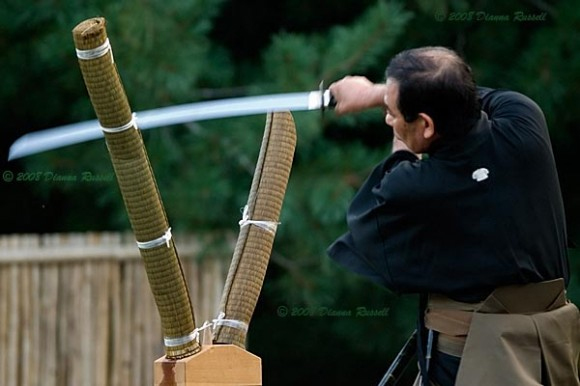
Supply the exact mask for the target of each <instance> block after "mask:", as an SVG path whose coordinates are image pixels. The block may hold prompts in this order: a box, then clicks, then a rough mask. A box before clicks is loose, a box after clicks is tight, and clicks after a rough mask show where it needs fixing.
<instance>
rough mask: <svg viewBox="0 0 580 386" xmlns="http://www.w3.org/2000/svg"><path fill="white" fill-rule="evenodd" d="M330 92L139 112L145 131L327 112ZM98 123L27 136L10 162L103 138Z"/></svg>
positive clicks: (15, 147)
mask: <svg viewBox="0 0 580 386" xmlns="http://www.w3.org/2000/svg"><path fill="white" fill-rule="evenodd" d="M334 103H335V102H334V98H333V97H332V95H331V94H330V91H329V90H324V89H323V87H322V83H321V87H320V89H319V90H317V91H307V92H295V93H286V94H270V95H260V96H249V97H239V98H227V99H220V100H214V101H204V102H196V103H188V104H183V105H177V106H169V107H163V108H158V109H153V110H146V111H141V112H137V113H135V119H136V124H137V125H138V126H139V129H141V130H147V129H153V128H156V127H163V126H171V125H178V124H184V123H188V122H198V121H204V120H210V119H218V118H229V117H241V116H247V115H257V114H263V113H270V112H280V111H308V110H324V109H326V108H329V107H333V106H334ZM103 137H104V135H103V130H102V127H101V126H100V124H99V121H98V120H96V119H95V120H91V121H85V122H79V123H73V124H70V125H64V126H59V127H55V128H52V129H46V130H41V131H37V132H33V133H29V134H26V135H23V136H22V137H20V138H18V139H17V140H16V141H15V142H14V143H13V144H12V146H11V147H10V151H9V154H8V160H9V161H11V160H15V159H18V158H22V157H26V156H29V155H33V154H38V153H42V152H45V151H48V150H54V149H58V148H61V147H65V146H70V145H75V144H78V143H83V142H87V141H92V140H95V139H99V138H103Z"/></svg>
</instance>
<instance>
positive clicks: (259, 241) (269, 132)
mask: <svg viewBox="0 0 580 386" xmlns="http://www.w3.org/2000/svg"><path fill="white" fill-rule="evenodd" d="M295 147H296V129H295V124H294V120H293V118H292V115H291V114H290V113H288V112H281V113H273V114H269V115H268V118H267V121H266V127H265V130H264V137H263V140H262V146H261V149H260V155H259V157H258V163H257V165H256V171H255V173H254V178H253V181H252V186H251V189H250V194H249V197H248V204H247V205H248V217H249V219H251V220H257V221H272V222H277V221H278V219H279V217H280V211H281V209H282V201H283V200H284V195H285V193H286V186H287V184H288V178H289V177H290V170H291V168H292V160H293V158H294V149H295ZM274 236H275V234H274V233H272V232H269V231H267V230H265V229H263V228H260V227H258V226H256V225H247V226H244V227H242V228H241V229H240V234H239V236H238V241H237V244H236V248H235V250H234V256H233V258H232V262H231V265H230V270H229V272H228V276H227V279H226V284H225V288H224V292H223V295H222V301H221V311H222V312H224V313H225V319H233V320H238V321H242V322H244V323H246V324H247V325H249V324H250V319H251V318H252V314H253V313H254V309H255V308H256V303H257V301H258V297H259V295H260V291H261V290H262V285H263V283H264V277H265V275H266V268H267V266H268V262H269V260H270V254H271V252H272V245H273V242H274ZM245 341H246V332H245V331H243V330H241V329H237V328H233V327H230V326H225V325H222V326H218V327H217V328H216V331H215V332H214V339H213V342H214V343H216V344H235V345H237V346H239V347H242V348H245Z"/></svg>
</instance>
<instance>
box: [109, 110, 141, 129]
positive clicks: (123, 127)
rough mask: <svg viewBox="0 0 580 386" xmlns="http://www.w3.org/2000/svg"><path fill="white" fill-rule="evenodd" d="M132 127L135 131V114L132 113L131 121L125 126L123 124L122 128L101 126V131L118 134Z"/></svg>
mask: <svg viewBox="0 0 580 386" xmlns="http://www.w3.org/2000/svg"><path fill="white" fill-rule="evenodd" d="M132 127H135V130H137V114H135V113H133V114H132V115H131V120H130V121H129V122H127V123H126V124H124V125H123V126H119V127H103V126H101V130H103V131H104V132H105V133H120V132H122V131H125V130H129V129H130V128H132Z"/></svg>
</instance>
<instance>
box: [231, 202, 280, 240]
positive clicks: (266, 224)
mask: <svg viewBox="0 0 580 386" xmlns="http://www.w3.org/2000/svg"><path fill="white" fill-rule="evenodd" d="M249 217H250V216H249V215H248V205H246V206H245V207H244V211H243V215H242V219H241V220H240V222H239V224H240V228H241V227H244V226H246V225H255V226H257V227H259V228H262V229H264V230H266V231H268V232H270V233H272V234H275V233H276V229H278V225H280V223H279V222H275V221H264V220H250V218H249Z"/></svg>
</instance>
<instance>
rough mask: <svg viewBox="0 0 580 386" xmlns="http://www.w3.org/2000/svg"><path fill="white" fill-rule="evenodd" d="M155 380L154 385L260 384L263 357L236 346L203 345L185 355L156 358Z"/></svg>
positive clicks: (237, 385)
mask: <svg viewBox="0 0 580 386" xmlns="http://www.w3.org/2000/svg"><path fill="white" fill-rule="evenodd" d="M154 380H155V383H154V386H217V385H228V386H233V385H236V386H242V385H243V386H255V385H257V386H261V385H262V360H261V359H260V357H257V356H256V355H254V354H252V353H249V352H248V351H246V350H244V349H242V348H240V347H238V346H234V345H229V344H228V345H206V346H202V348H201V351H200V352H199V353H197V354H195V355H193V356H190V357H188V358H184V359H178V360H169V359H167V358H166V357H161V358H159V359H157V360H156V361H155V365H154Z"/></svg>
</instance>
